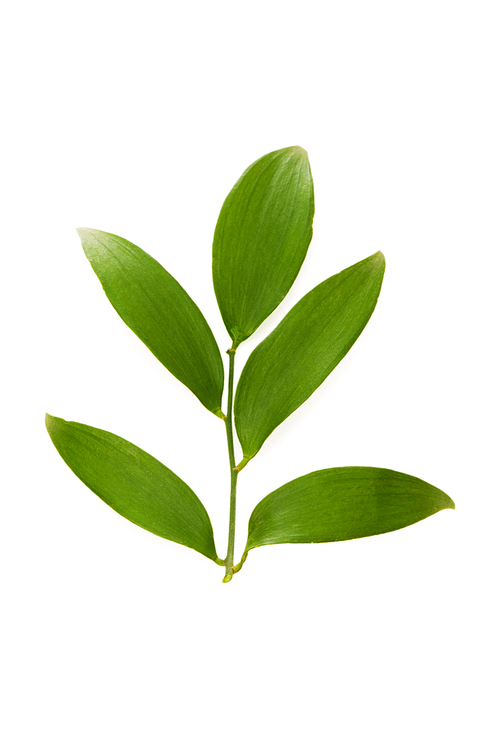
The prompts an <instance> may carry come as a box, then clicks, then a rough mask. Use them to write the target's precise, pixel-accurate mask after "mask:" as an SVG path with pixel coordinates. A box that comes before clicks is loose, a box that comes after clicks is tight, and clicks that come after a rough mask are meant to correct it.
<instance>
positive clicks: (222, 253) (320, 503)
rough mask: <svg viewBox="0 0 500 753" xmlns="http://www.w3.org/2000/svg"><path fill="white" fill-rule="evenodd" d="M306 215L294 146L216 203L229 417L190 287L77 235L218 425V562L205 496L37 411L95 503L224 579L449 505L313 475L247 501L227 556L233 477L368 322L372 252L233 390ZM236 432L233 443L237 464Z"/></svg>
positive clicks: (106, 440)
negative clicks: (221, 428)
mask: <svg viewBox="0 0 500 753" xmlns="http://www.w3.org/2000/svg"><path fill="white" fill-rule="evenodd" d="M313 215H314V190H313V181H312V176H311V170H310V165H309V160H308V156H307V152H305V151H304V150H303V149H301V148H300V147H289V148H286V149H280V150H278V151H275V152H271V153H270V154H266V155H265V156H264V157H261V159H259V160H257V161H256V162H254V163H253V164H252V165H250V167H249V168H248V169H247V170H246V171H245V172H244V173H243V175H242V176H241V178H240V179H239V180H238V182H237V183H236V184H235V186H234V187H233V189H232V190H231V192H230V193H229V195H228V197H227V198H226V200H225V202H224V204H223V206H222V209H221V212H220V215H219V219H218V222H217V226H216V228H215V234H214V242H213V282H214V289H215V295H216V297H217V302H218V304H219V309H220V312H221V315H222V319H223V321H224V324H225V326H226V329H227V331H228V334H229V337H230V342H231V345H230V347H229V349H228V350H227V354H228V356H229V370H228V390H227V396H228V399H227V408H226V413H224V412H223V408H222V404H221V403H222V394H223V390H224V368H223V362H222V357H221V353H220V350H219V348H218V345H217V343H216V341H215V338H214V336H213V334H212V331H211V329H210V327H209V325H208V323H207V321H206V319H205V318H204V316H203V314H202V313H201V311H200V310H199V308H198V307H197V306H196V304H195V303H194V301H193V300H192V299H191V298H190V296H189V295H188V294H187V293H186V291H185V290H184V289H183V288H182V287H181V285H179V283H178V282H177V281H176V280H175V279H174V278H173V277H172V276H171V275H170V274H169V273H168V272H167V271H166V270H165V269H164V268H163V267H162V266H161V265H160V264H159V263H158V262H157V261H156V260H155V259H153V258H152V257H151V256H149V254H147V253H146V252H145V251H143V250H142V249H140V248H139V247H138V246H135V245H134V244H133V243H130V242H129V241H127V240H125V239H124V238H121V237H120V236H118V235H113V234H111V233H105V232H102V231H100V230H91V229H88V228H80V229H79V230H78V233H79V235H80V239H81V242H82V246H83V250H84V252H85V254H86V256H87V258H88V260H89V262H90V263H91V265H92V267H93V269H94V271H95V273H96V275H97V276H98V278H99V280H100V281H101V284H102V286H103V288H104V292H105V293H106V295H107V297H108V299H109V301H110V302H111V304H112V306H113V307H114V308H115V310H116V311H117V313H118V314H119V315H120V317H121V318H122V319H123V321H124V322H125V323H126V324H127V325H128V326H129V327H130V329H132V331H133V332H135V334H136V335H137V336H138V337H139V338H140V339H141V340H142V341H143V343H144V344H145V345H147V347H148V348H149V349H150V350H151V352H152V353H154V355H155V356H156V357H157V358H158V360H159V361H160V362H161V363H162V364H163V365H164V366H165V367H166V368H167V369H168V370H169V371H170V372H171V373H172V374H173V375H174V376H175V377H177V379H179V380H180V381H181V382H182V383H183V384H185V385H186V387H188V388H189V389H190V390H191V392H193V394H194V395H196V397H197V398H198V399H199V401H200V402H201V403H202V404H203V405H204V406H205V408H207V409H208V410H209V411H211V412H212V413H214V415H216V416H217V417H219V418H221V419H222V420H223V421H224V423H225V428H226V435H227V445H228V455H229V468H230V475H231V492H230V506H229V534H228V548H227V554H226V557H225V559H223V560H222V559H220V558H219V557H218V555H217V552H216V548H215V542H214V535H213V529H212V524H211V522H210V518H209V516H208V513H207V511H206V509H205V507H204V506H203V504H202V502H201V501H200V500H199V499H198V497H197V496H196V494H195V493H194V492H193V491H192V489H190V487H189V486H188V485H187V484H186V483H185V482H184V481H182V480H181V479H180V478H179V477H178V476H176V474H175V473H173V471H171V470H170V469H169V468H167V467H166V466H164V465H163V464H162V463H160V462H159V461H158V460H156V459H155V458H153V457H152V456H151V455H148V453H146V452H144V451H143V450H141V449H140V448H139V447H136V446H135V445H133V444H131V443H130V442H127V441H126V440H125V439H122V438H121V437H118V436H116V435H115V434H111V433H110V432H107V431H102V430H101V429H96V428H94V427H92V426H87V425H85V424H80V423H75V422H72V421H65V420H63V419H62V418H56V417H54V416H49V415H47V417H46V426H47V430H48V432H49V434H50V437H51V439H52V441H53V443H54V445H55V447H56V449H57V450H58V452H59V453H60V455H61V457H62V458H63V460H64V461H65V462H66V463H67V464H68V466H69V467H70V468H71V470H72V471H73V472H74V473H75V474H76V475H77V476H78V478H80V479H81V481H83V483H84V484H86V485H87V486H88V487H89V489H91V490H92V491H93V492H95V494H97V495H98V496H99V497H100V498H101V499H102V500H104V502H106V503H107V504H108V505H109V506H110V507H112V508H113V509H114V510H116V511H117V512H118V513H120V515H123V516H124V517H125V518H128V519H129V520H131V521H132V522H133V523H135V524H136V525H139V526H141V527H142V528H145V529H146V530H148V531H151V532H152V533H155V534H157V535H158V536H162V537H163V538H166V539H169V540H170V541H175V542H177V543H179V544H183V545H184V546H188V547H191V548H192V549H194V550H196V551H197V552H200V554H203V555H205V557H208V558H209V559H211V560H213V561H214V562H215V563H216V564H218V565H221V566H223V567H224V568H225V575H224V578H223V582H225V583H227V582H229V581H230V580H231V579H232V577H233V575H234V573H236V572H238V571H239V570H240V569H241V567H242V565H243V563H244V562H245V560H246V558H247V555H248V552H249V551H250V550H251V549H254V548H256V547H259V546H264V545H266V544H282V543H314V542H328V541H342V540H346V539H355V538H361V537H363V536H373V535H376V534H380V533H386V532H388V531H394V530H397V529H399V528H403V527H405V526H408V525H411V524H413V523H416V522H417V521H419V520H422V519H424V518H426V517H428V516H429V515H432V514H434V513H436V512H438V511H439V510H443V509H445V508H454V507H455V505H454V503H453V501H452V500H451V499H450V497H448V495H447V494H445V493H444V492H442V491H440V490H439V489H437V488H436V487H434V486H431V485H430V484H428V483H426V482H425V481H421V480H420V479H417V478H415V477H413V476H408V475H406V474H404V473H399V472H397V471H392V470H387V469H383V468H367V467H356V466H355V467H346V468H327V469H325V470H320V471H315V472H313V473H309V474H307V475H305V476H301V477H300V478H296V479H294V480H293V481H290V482H289V483H287V484H285V485H284V486H281V487H280V488H279V489H276V490H275V491H273V492H271V493H270V494H268V495H267V496H266V497H265V498H264V499H263V500H262V501H261V502H259V503H258V504H257V506H256V507H255V509H254V511H253V512H252V514H251V517H250V521H249V526H248V539H247V544H246V547H245V550H244V553H243V556H242V558H241V561H240V562H239V563H238V564H235V560H234V540H235V527H236V488H237V480H238V476H239V473H240V472H241V471H242V469H243V468H244V467H245V466H246V465H247V464H248V463H249V462H250V461H251V459H252V458H253V457H255V455H256V454H257V453H258V452H259V451H260V449H261V448H262V446H263V444H264V442H265V441H266V439H267V438H268V437H269V435H270V434H271V433H272V432H273V431H274V430H275V429H276V428H277V427H278V426H279V425H280V424H281V423H282V422H283V421H284V420H285V419H286V418H287V417H288V416H289V415H290V414H291V413H293V412H294V411H295V410H296V409H297V408H298V407H299V406H300V405H302V403H303V402H305V400H307V398H308V397H310V395H312V393H313V392H314V391H315V390H316V389H317V388H318V387H319V385H320V384H321V383H322V382H323V381H324V380H325V379H326V377H327V376H328V375H329V374H330V373H331V371H332V370H333V369H334V368H335V366H337V364H338V363H339V362H340V361H341V360H342V358H344V356H345V355H346V353H347V352H348V351H349V350H350V348H351V347H352V345H353V344H354V342H355V341H356V340H357V338H358V337H359V335H360V334H361V332H362V331H363V329H364V327H365V326H366V324H367V323H368V320H369V319H370V317H371V315H372V313H373V310H374V308H375V305H376V303H377V299H378V296H379V293H380V289H381V285H382V280H383V276H384V270H385V260H384V256H383V255H382V253H381V252H378V253H376V254H373V255H372V256H369V257H368V258H367V259H364V260H363V261H360V262H358V263H357V264H354V265H352V266H351V267H349V268H347V269H345V270H343V271H342V272H339V273H338V274H336V275H333V276H332V277H330V278H328V279H327V280H325V281H324V282H322V283H320V284H319V285H317V286H316V287H315V288H314V289H313V290H311V291H310V292H309V293H307V294H306V295H305V296H304V297H303V298H302V299H301V300H300V301H299V302H298V303H297V304H296V305H295V306H294V307H293V308H292V309H291V311H289V312H288V314H287V315H286V316H285V317H284V318H283V320H282V321H281V322H280V324H278V326H277V327H276V328H275V329H274V331H273V332H271V334H270V335H269V336H268V337H266V338H265V339H264V340H263V341H262V342H261V343H260V344H259V345H258V346H257V347H256V348H255V350H254V351H253V352H252V353H251V354H250V356H249V358H248V360H247V362H246V364H245V365H244V368H243V370H242V373H241V376H240V379H239V381H238V385H237V387H236V394H234V364H235V358H236V353H237V349H238V346H239V345H240V343H242V342H243V341H245V340H247V339H248V338H249V337H251V336H252V334H253V333H254V332H255V331H256V330H257V329H258V327H259V326H260V325H261V324H262V322H263V321H264V320H265V319H266V318H267V317H268V316H269V315H270V314H271V313H272V312H273V311H274V310H275V309H276V307H277V306H278V305H279V304H280V303H281V301H282V300H283V298H284V297H285V296H286V294H287V293H288V291H289V290H290V288H291V286H292V284H293V282H294V280H295V278H296V277H297V274H298V273H299V270H300V268H301V266H302V263H303V261H304V258H305V255H306V253H307V250H308V247H309V244H310V241H311V238H312V221H313ZM234 428H236V433H237V436H238V439H239V442H240V446H241V451H242V457H241V459H240V460H239V462H238V464H236V462H235V461H236V455H235V447H234Z"/></svg>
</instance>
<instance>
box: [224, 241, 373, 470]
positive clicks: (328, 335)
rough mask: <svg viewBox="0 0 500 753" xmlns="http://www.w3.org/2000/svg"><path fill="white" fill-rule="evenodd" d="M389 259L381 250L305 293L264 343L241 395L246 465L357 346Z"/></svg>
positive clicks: (238, 419) (238, 411) (238, 416)
mask: <svg viewBox="0 0 500 753" xmlns="http://www.w3.org/2000/svg"><path fill="white" fill-rule="evenodd" d="M384 269H385V260H384V257H383V255H382V254H381V253H380V252H378V253H376V254H374V255H373V256H370V257H368V258H367V259H364V260H363V261H360V262H358V263H357V264H354V265H353V266H352V267H348V268H347V269H344V270H343V271H342V272H340V273H339V274H336V275H334V276H333V277H330V278H328V279H327V280H325V281H324V282H322V283H321V284H320V285H318V286H317V287H315V288H314V289H313V290H311V291H310V292H309V293H307V295H305V296H304V297H303V298H302V299H301V300H300V301H299V302H298V303H297V304H296V305H295V306H294V307H293V308H292V309H291V311H289V313H288V314H287V315H286V316H285V318H284V319H283V321H282V322H281V323H280V324H278V326H277V327H276V329H275V330H274V331H273V332H271V334H270V335H269V336H268V337H266V339H265V340H263V341H262V342H261V343H260V345H258V346H257V347H256V348H255V350H254V351H253V353H251V355H250V356H249V358H248V361H247V363H246V364H245V367H244V369H243V371H242V373H241V377H240V380H239V383H238V388H237V391H236V397H235V406H234V415H235V424H236V430H237V432H238V437H239V439H240V443H241V446H242V449H243V453H244V458H243V461H242V463H240V467H243V465H245V464H246V463H247V462H248V460H249V459H250V458H252V457H253V456H254V455H255V454H256V453H257V452H258V451H259V449H260V448H261V447H262V444H263V442H264V441H265V440H266V439H267V437H268V436H269V435H270V434H271V432H272V431H274V429H275V428H276V427H277V426H279V424H280V423H281V422H282V421H284V420H285V419H286V418H287V417H288V416H289V415H290V414H291V413H293V411H294V410H296V409H297V408H298V407H299V406H300V405H302V403H303V402H304V401H305V400H307V398H308V397H309V396H310V395H312V393H313V392H314V391H315V390H316V389H317V388H318V387H319V385H320V384H321V383H322V382H323V381H324V380H325V379H326V377H327V376H328V375H329V374H330V372H331V371H332V370H333V369H334V368H335V366H337V364H338V363H339V361H341V360H342V358H343V357H344V356H345V355H346V353H347V352H348V350H349V349H350V348H351V346H352V345H353V344H354V343H355V341H356V340H357V338H358V337H359V335H360V334H361V332H362V331H363V329H364V327H365V325H366V323H367V322H368V320H369V318H370V316H371V315H372V312H373V310H374V308H375V305H376V303H377V298H378V296H379V293H380V287H381V285H382V279H383V276H384Z"/></svg>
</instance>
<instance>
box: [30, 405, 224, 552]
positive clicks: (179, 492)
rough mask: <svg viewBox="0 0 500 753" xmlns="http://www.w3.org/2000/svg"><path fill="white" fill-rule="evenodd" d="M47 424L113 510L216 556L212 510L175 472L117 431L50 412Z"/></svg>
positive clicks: (57, 444)
mask: <svg viewBox="0 0 500 753" xmlns="http://www.w3.org/2000/svg"><path fill="white" fill-rule="evenodd" d="M45 423H46V426H47V431H48V432H49V434H50V438H51V439H52V441H53V443H54V445H55V447H56V449H57V451H58V452H59V454H60V455H61V457H62V459H63V460H64V461H65V463H67V465H69V467H70V468H71V470H72V471H73V473H75V474H76V475H77V476H78V478H79V479H80V480H81V481H83V483H84V484H85V485H86V486H88V487H89V489H91V490H92V491H93V492H94V493H95V494H97V496H98V497H100V498H101V499H102V500H103V501H104V502H106V504H107V505H109V506H110V507H112V508H113V510H116V512H118V513H119V514H120V515H123V517H124V518H127V519H128V520H130V521H132V523H135V524H136V525H138V526H140V527H141V528H145V529H146V530H147V531H151V533H155V534H156V535H157V536H161V537H162V538H164V539H169V540H170V541H175V542H177V543H178V544H183V545H184V546H188V547H191V549H195V550H196V551H197V552H200V553H201V554H204V555H205V557H208V558H209V559H211V560H214V561H216V560H217V554H216V551H215V544H214V536H213V531H212V524H211V522H210V518H209V517H208V513H207V511H206V510H205V508H204V506H203V505H202V503H201V502H200V500H199V499H198V497H197V496H196V494H195V493H194V492H193V491H192V490H191V489H190V487H189V486H188V485H187V484H185V483H184V481H182V480H181V479H180V478H179V477H178V476H176V475H175V473H173V472H172V471H171V470H169V469H168V468H166V467H165V466H164V465H162V463H160V462H159V461H158V460H156V459H155V458H154V457H152V456H151V455H148V453H147V452H144V450H141V449H140V448H139V447H136V445H134V444H131V443H130V442H127V441H126V440H125V439H122V438H121V437H118V436H116V434H111V433H110V432H108V431H102V430H101V429H95V428H94V427H93V426H87V425H86V424H79V423H75V422H73V421H64V420H63V419H62V418H56V417H54V416H49V415H47V416H46V421H45Z"/></svg>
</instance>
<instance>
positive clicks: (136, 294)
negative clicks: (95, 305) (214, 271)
mask: <svg viewBox="0 0 500 753" xmlns="http://www.w3.org/2000/svg"><path fill="white" fill-rule="evenodd" d="M78 234H79V236H80V239H81V242H82V246H83V250H84V251H85V255H86V257H87V259H88V260H89V262H90V263H91V265H92V268H93V270H94V272H95V273H96V275H97V276H98V278H99V280H100V281H101V284H102V286H103V288H104V292H105V293H106V295H107V297H108V298H109V300H110V302H111V305H112V306H113V308H114V309H115V310H116V311H117V312H118V314H119V315H120V316H121V318H122V319H123V321H124V322H125V324H127V325H128V326H129V327H130V329H131V330H132V331H133V332H135V334H136V335H137V337H139V338H140V339H141V340H142V342H143V343H144V344H145V345H147V347H148V348H149V350H150V351H151V352H152V353H154V355H155V356H156V357H157V359H158V360H159V361H161V363H162V364H163V365H164V366H165V367H166V368H167V369H168V370H169V371H170V372H171V373H172V374H173V375H174V376H175V377H177V379H179V381H181V382H182V383H183V384H185V385H186V387H189V389H190V390H191V391H192V392H194V394H195V395H196V397H197V398H198V399H199V400H200V401H201V402H202V403H203V405H204V406H205V407H206V408H208V410H209V411H211V412H212V413H215V414H216V415H218V416H220V417H222V416H223V413H222V410H221V402H222V391H223V388H224V368H223V365H222V358H221V354H220V351H219V348H218V347H217V343H216V342H215V338H214V336H213V334H212V331H211V329H210V327H209V326H208V324H207V322H206V320H205V317H204V316H203V314H202V313H201V311H200V310H199V308H198V306H197V305H196V304H195V303H194V301H193V300H192V299H191V298H190V297H189V295H188V294H187V293H186V291H185V290H184V288H183V287H181V285H179V283H178V282H177V281H176V280H175V279H174V278H173V277H172V275H170V274H169V273H168V272H167V271H166V270H165V269H164V268H163V267H162V266H161V264H159V263H158V262H157V261H156V260H155V259H153V257H152V256H149V254H147V253H146V252H145V251H143V250H142V249H140V248H139V247H138V246H135V245H134V244H133V243H130V242H129V241H127V240H125V238H120V236H119V235H113V234H112V233H104V232H102V231H101V230H91V229H90V228H79V229H78Z"/></svg>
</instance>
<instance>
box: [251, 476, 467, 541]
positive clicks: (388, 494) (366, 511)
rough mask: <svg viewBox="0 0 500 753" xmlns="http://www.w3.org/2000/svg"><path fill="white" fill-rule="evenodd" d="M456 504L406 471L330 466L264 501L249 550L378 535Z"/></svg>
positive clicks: (253, 526)
mask: <svg viewBox="0 0 500 753" xmlns="http://www.w3.org/2000/svg"><path fill="white" fill-rule="evenodd" d="M454 507H455V505H454V503H453V501H452V500H451V499H450V497H448V495H447V494H445V493H444V492H442V491H440V490H439V489H437V488H436V487H435V486H431V484H427V483H426V482H425V481H421V480H420V479H418V478H415V477H414V476H408V475H407V474H405V473H398V472H397V471H390V470H387V469H385V468H363V467H347V468H327V469H326V470H323V471H315V472H314V473H309V474H307V475H306V476H301V477H300V478H297V479H295V480H294V481H290V482H289V483H288V484H285V485H284V486H282V487H280V488H279V489H276V491H274V492H271V494H269V495H268V496H267V497H265V499H263V500H262V502H259V504H258V505H257V506H256V508H255V509H254V511H253V513H252V515H251V517H250V522H249V525H248V542H247V546H246V551H248V550H250V549H253V548H254V547H257V546H263V545H265V544H305V543H314V542H325V541H344V540H346V539H357V538H361V537H363V536H374V535H375V534H379V533H387V532H388V531H395V530H397V529H398V528H404V527H405V526H409V525H412V523H416V522H417V521H419V520H423V519H424V518H427V517H428V516H429V515H433V514H434V513H436V512H439V510H444V509H445V508H451V509H453V508H454Z"/></svg>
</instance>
